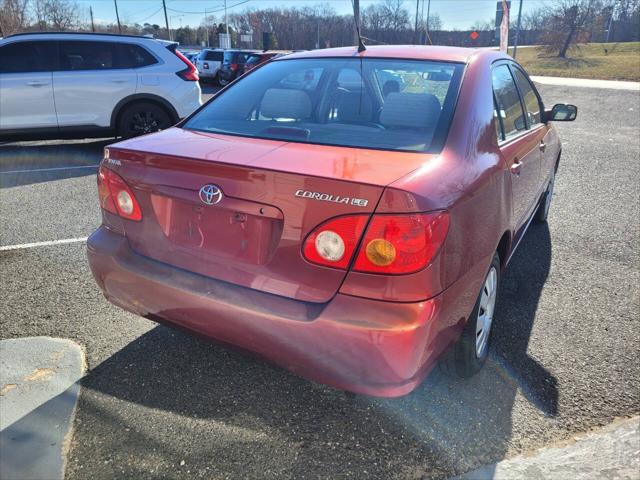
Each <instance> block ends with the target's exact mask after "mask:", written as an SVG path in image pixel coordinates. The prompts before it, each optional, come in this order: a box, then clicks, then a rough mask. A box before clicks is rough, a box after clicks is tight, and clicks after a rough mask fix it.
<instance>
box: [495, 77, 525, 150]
mask: <svg viewBox="0 0 640 480" xmlns="http://www.w3.org/2000/svg"><path fill="white" fill-rule="evenodd" d="M492 79H493V92H494V94H495V98H496V102H497V114H498V117H499V119H500V121H501V123H502V130H503V132H504V138H505V139H508V138H510V137H513V136H514V135H517V134H518V133H520V132H521V131H523V130H526V129H527V124H526V122H525V119H524V112H523V111H522V104H521V103H520V96H519V95H518V90H517V88H516V84H515V82H514V81H513V77H512V76H511V72H510V71H509V68H508V67H507V66H506V65H500V66H498V67H495V68H494V69H493V72H492Z"/></svg>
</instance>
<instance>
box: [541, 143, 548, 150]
mask: <svg viewBox="0 0 640 480" xmlns="http://www.w3.org/2000/svg"><path fill="white" fill-rule="evenodd" d="M546 149H547V144H546V143H544V141H542V142H540V151H541V152H544V151H545V150H546Z"/></svg>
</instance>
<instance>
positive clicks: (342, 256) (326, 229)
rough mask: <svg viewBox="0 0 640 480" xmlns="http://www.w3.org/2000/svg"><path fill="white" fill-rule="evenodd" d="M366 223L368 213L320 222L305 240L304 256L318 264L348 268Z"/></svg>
mask: <svg viewBox="0 0 640 480" xmlns="http://www.w3.org/2000/svg"><path fill="white" fill-rule="evenodd" d="M366 224H367V215H347V216H344V217H336V218H333V219H331V220H329V221H327V222H324V223H322V224H320V225H319V226H318V227H316V228H315V229H314V230H313V231H312V232H311V233H310V234H309V235H308V236H307V238H306V240H305V242H304V245H303V247H302V253H303V255H304V258H306V259H307V260H308V261H310V262H312V263H316V264H318V265H324V266H327V267H334V268H340V269H343V270H344V269H346V268H347V267H348V266H349V263H350V262H351V259H352V258H353V254H354V252H355V250H356V246H357V245H358V240H359V239H360V236H361V235H362V232H363V230H364V227H365V225H366Z"/></svg>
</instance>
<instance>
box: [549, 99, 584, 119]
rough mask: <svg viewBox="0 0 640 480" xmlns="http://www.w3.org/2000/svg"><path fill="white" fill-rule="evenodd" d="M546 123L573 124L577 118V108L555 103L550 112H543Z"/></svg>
mask: <svg viewBox="0 0 640 480" xmlns="http://www.w3.org/2000/svg"><path fill="white" fill-rule="evenodd" d="M544 116H545V119H546V121H552V122H573V121H574V120H575V119H576V117H577V116H578V107H576V106H575V105H570V104H568V103H556V104H555V105H554V106H553V108H552V109H551V110H545V112H544Z"/></svg>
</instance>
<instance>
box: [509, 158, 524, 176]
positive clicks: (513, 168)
mask: <svg viewBox="0 0 640 480" xmlns="http://www.w3.org/2000/svg"><path fill="white" fill-rule="evenodd" d="M520 170H522V162H521V161H520V160H516V161H515V163H514V164H513V165H511V173H513V174H514V175H518V176H520Z"/></svg>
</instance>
